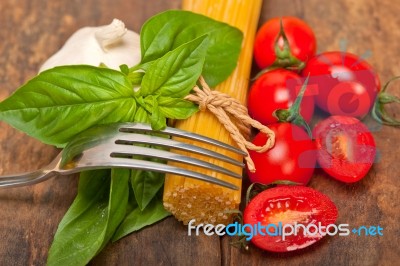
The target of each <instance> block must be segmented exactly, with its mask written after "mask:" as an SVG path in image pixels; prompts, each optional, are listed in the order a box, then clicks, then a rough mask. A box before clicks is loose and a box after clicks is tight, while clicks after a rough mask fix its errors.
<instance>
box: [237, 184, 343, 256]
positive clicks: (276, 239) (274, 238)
mask: <svg viewBox="0 0 400 266" xmlns="http://www.w3.org/2000/svg"><path fill="white" fill-rule="evenodd" d="M337 216H338V211H337V208H336V206H335V204H334V203H333V202H332V201H331V200H330V199H329V198H328V197H327V196H326V195H324V194H322V193H320V192H318V191H316V190H314V189H312V188H309V187H304V186H278V187H275V188H271V189H267V190H264V191H263V192H261V193H260V194H258V195H257V196H255V197H254V198H253V199H252V200H251V201H250V203H249V204H248V205H247V206H246V208H245V210H244V215H243V219H244V224H251V225H253V228H254V226H258V227H259V228H257V230H253V237H252V238H251V242H252V243H253V244H254V245H256V246H257V247H259V248H262V249H264V250H268V251H274V252H285V251H293V250H297V249H302V248H305V247H307V246H309V245H311V244H313V243H315V242H317V241H318V240H319V239H321V238H322V237H323V236H324V235H325V234H327V233H328V234H333V233H335V231H336V230H339V229H338V228H337V227H336V226H335V225H333V224H334V223H335V221H336V219H337ZM279 223H282V229H283V230H281V232H282V233H283V232H285V239H284V240H283V234H282V235H279V229H276V230H275V228H276V227H279ZM295 224H297V225H300V226H298V228H301V226H304V228H302V229H299V230H297V231H296V230H295V229H294V228H293V227H294V225H295ZM260 225H262V226H264V228H265V229H264V230H263V229H262V228H261V229H260ZM273 225H275V226H273ZM289 226H290V227H289ZM318 226H319V228H321V229H319V228H318ZM327 229H328V232H327ZM317 230H318V231H317ZM277 231H278V232H277ZM319 231H320V232H321V233H322V234H320V232H319ZM260 232H261V233H263V234H264V235H262V234H261V233H260ZM291 232H292V234H290V235H289V233H291ZM295 232H296V235H295V234H294V233H295ZM336 233H337V232H336ZM313 234H314V235H313Z"/></svg>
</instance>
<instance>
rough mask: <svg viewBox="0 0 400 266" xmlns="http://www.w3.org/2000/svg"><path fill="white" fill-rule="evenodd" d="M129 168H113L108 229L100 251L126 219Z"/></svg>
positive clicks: (108, 209)
mask: <svg viewBox="0 0 400 266" xmlns="http://www.w3.org/2000/svg"><path fill="white" fill-rule="evenodd" d="M130 174H131V171H130V170H129V169H111V187H110V193H109V200H108V208H107V211H108V212H107V217H108V219H107V229H106V231H105V236H104V240H103V243H102V245H101V247H100V248H99V250H98V252H97V253H99V252H100V251H101V250H102V249H103V247H105V246H106V245H107V243H108V241H110V239H111V237H112V236H113V235H114V233H115V230H117V228H118V226H119V225H120V224H121V222H122V221H123V220H124V218H125V215H126V209H127V207H128V199H129V178H130Z"/></svg>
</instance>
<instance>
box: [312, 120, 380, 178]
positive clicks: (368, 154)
mask: <svg viewBox="0 0 400 266" xmlns="http://www.w3.org/2000/svg"><path fill="white" fill-rule="evenodd" d="M313 135H314V138H315V145H316V147H317V161H318V163H319V165H320V166H321V167H322V169H323V170H324V171H325V172H326V173H328V174H329V175H330V176H332V177H333V178H335V179H337V180H340V181H343V182H346V183H352V182H356V181H358V180H360V179H362V178H363V177H364V176H365V175H366V174H367V173H368V171H369V169H370V168H371V166H372V164H373V162H374V159H375V154H376V148H375V141H374V137H373V136H372V134H371V133H370V131H369V130H368V128H367V126H365V125H364V124H363V123H362V122H361V121H359V120H358V119H357V118H354V117H348V116H331V117H328V118H327V119H325V120H322V121H320V122H319V123H318V124H317V125H316V126H315V128H314V130H313Z"/></svg>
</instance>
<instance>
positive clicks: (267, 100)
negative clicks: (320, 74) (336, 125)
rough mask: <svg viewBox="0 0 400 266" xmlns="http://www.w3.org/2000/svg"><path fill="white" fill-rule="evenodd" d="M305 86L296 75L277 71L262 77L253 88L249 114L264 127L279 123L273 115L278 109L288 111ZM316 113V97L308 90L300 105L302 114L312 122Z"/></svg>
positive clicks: (249, 99) (282, 70) (286, 71)
mask: <svg viewBox="0 0 400 266" xmlns="http://www.w3.org/2000/svg"><path fill="white" fill-rule="evenodd" d="M302 85H303V83H302V80H301V78H300V76H299V75H297V74H296V73H294V72H292V71H289V70H285V69H276V70H272V71H268V72H266V73H264V74H263V75H261V76H260V77H259V78H258V79H257V80H256V81H255V82H254V83H253V85H252V86H251V89H250V92H249V96H248V108H249V114H250V116H251V117H253V118H254V119H255V120H257V121H259V122H260V123H262V124H264V125H268V124H272V123H276V122H278V119H277V118H276V117H274V116H273V115H272V114H273V112H274V111H275V110H277V109H288V108H289V107H290V106H292V104H293V102H294V101H295V100H296V97H297V95H298V93H299V91H300V89H301V86H302ZM313 113H314V97H313V96H312V95H311V93H309V92H308V90H306V91H305V95H304V97H303V99H302V102H301V104H300V114H301V115H302V116H303V118H304V119H305V120H306V121H307V122H310V121H311V118H312V115H313Z"/></svg>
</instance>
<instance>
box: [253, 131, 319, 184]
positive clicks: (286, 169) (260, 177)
mask: <svg viewBox="0 0 400 266" xmlns="http://www.w3.org/2000/svg"><path fill="white" fill-rule="evenodd" d="M268 127H269V128H270V129H271V130H272V131H273V132H274V133H275V145H274V147H272V148H271V149H270V150H268V151H266V152H263V153H259V152H255V151H249V153H250V157H251V158H252V159H253V162H254V164H255V168H256V171H255V172H254V173H252V172H250V171H248V177H249V179H250V181H251V182H257V183H262V184H270V183H272V182H274V181H279V180H289V181H293V182H297V183H301V184H303V185H306V184H307V183H308V182H309V181H310V179H311V177H312V174H313V172H314V168H315V165H316V154H315V146H314V143H313V141H312V140H311V138H310V137H309V136H308V135H307V133H306V132H305V131H304V130H303V129H302V128H300V127H298V126H296V125H293V124H291V123H276V124H272V125H269V126H268ZM266 141H267V136H266V135H265V134H263V133H258V134H257V135H256V136H255V137H254V139H253V141H252V142H253V143H254V144H255V145H258V146H262V145H264V144H265V143H266Z"/></svg>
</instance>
